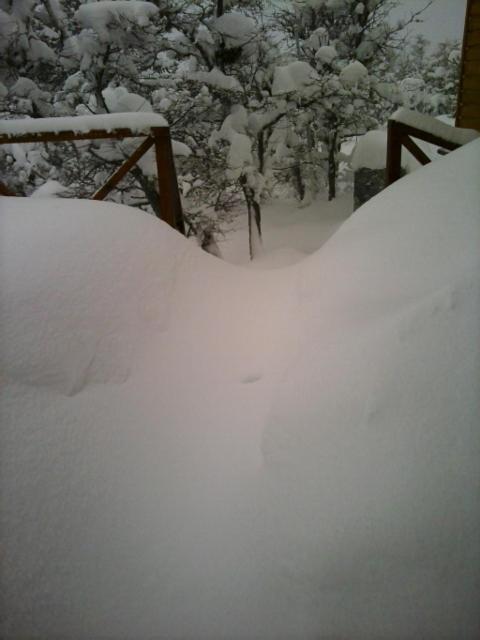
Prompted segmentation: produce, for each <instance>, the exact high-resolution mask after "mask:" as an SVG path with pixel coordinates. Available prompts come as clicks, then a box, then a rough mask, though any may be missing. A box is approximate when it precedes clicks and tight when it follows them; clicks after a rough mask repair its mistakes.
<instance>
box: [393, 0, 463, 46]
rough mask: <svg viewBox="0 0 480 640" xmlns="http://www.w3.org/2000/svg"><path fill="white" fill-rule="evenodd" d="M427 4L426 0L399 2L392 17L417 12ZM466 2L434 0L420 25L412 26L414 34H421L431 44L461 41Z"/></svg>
mask: <svg viewBox="0 0 480 640" xmlns="http://www.w3.org/2000/svg"><path fill="white" fill-rule="evenodd" d="M426 4H427V1H426V0H401V1H400V3H399V8H398V9H396V10H395V12H394V13H392V16H394V17H399V16H402V14H408V13H409V12H411V11H417V10H418V9H421V8H422V7H424V6H425V5H426ZM466 6H467V0H434V2H433V3H432V6H431V7H429V8H428V9H427V10H426V11H425V13H424V14H423V16H422V20H423V22H422V24H416V25H413V26H412V27H411V28H412V30H413V31H414V33H422V34H423V35H424V36H425V37H426V38H428V40H431V41H432V42H440V41H442V40H446V39H447V38H450V39H456V40H462V38H463V26H464V22H465V10H466Z"/></svg>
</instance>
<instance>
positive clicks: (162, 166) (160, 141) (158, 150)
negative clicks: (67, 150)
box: [0, 127, 185, 233]
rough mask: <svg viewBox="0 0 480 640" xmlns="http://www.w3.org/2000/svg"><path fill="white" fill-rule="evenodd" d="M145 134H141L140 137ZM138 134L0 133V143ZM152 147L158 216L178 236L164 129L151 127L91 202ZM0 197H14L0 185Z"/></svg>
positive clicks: (179, 216) (177, 204) (177, 205)
mask: <svg viewBox="0 0 480 640" xmlns="http://www.w3.org/2000/svg"><path fill="white" fill-rule="evenodd" d="M143 135H145V134H143ZM139 137H142V134H139V133H138V132H134V131H133V130H132V129H128V128H121V129H112V130H111V131H107V130H106V129H95V130H91V131H87V132H77V131H60V132H54V131H48V132H40V133H38V132H35V133H25V134H15V135H8V134H0V144H13V143H17V144H22V143H28V142H68V141H77V140H99V139H119V140H122V139H124V138H139ZM152 147H155V159H156V165H157V177H158V190H159V193H158V205H159V206H158V209H159V213H160V215H159V217H160V218H161V219H162V220H164V221H165V222H167V223H168V224H169V225H170V226H172V227H173V228H175V229H177V230H178V231H180V232H181V233H185V227H184V221H183V213H182V205H181V200H180V194H179V191H178V183H177V176H176V172H175V164H174V162H173V152H172V143H171V139H170V130H169V128H168V127H151V128H150V133H149V135H148V136H147V137H146V138H145V140H143V142H142V143H141V144H140V145H139V146H138V147H137V149H135V151H134V152H133V153H132V154H131V155H130V156H129V157H128V158H127V159H126V160H125V162H124V163H123V164H122V165H121V166H120V167H119V168H118V169H117V170H116V171H115V172H114V173H113V174H112V175H111V176H110V178H109V179H108V180H107V181H106V182H105V184H104V185H103V186H102V187H101V188H100V189H98V190H97V191H96V192H95V193H94V194H93V195H92V199H93V200H103V199H104V198H105V197H106V196H107V195H108V194H109V193H110V191H111V190H112V189H113V188H114V187H115V186H116V185H117V184H118V183H119V182H120V180H121V179H122V178H123V177H124V176H125V175H126V174H127V173H128V172H129V171H130V170H131V169H132V168H133V167H134V166H135V165H136V164H137V162H138V161H139V160H140V158H141V157H142V156H143V155H144V154H145V153H146V152H147V151H148V150H149V149H151V148H152ZM0 195H4V196H15V195H16V194H15V193H13V191H11V190H10V189H9V188H8V187H7V186H6V185H5V184H3V183H2V182H0Z"/></svg>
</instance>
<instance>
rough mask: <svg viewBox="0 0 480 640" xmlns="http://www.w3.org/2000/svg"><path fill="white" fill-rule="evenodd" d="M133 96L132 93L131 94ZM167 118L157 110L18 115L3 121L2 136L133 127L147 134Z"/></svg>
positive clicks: (165, 123) (1, 126) (162, 125)
mask: <svg viewBox="0 0 480 640" xmlns="http://www.w3.org/2000/svg"><path fill="white" fill-rule="evenodd" d="M130 95H133V94H130ZM167 126H168V123H167V121H166V120H165V118H164V117H163V116H161V115H159V114H157V113H146V112H141V113H138V112H137V113H102V114H98V115H91V116H90V115H89V116H65V117H60V118H17V119H15V120H0V135H7V136H19V135H22V134H25V135H27V134H37V133H45V132H47V131H48V132H54V133H61V132H63V131H75V132H76V133H88V132H89V131H99V130H103V129H105V130H106V131H113V130H114V129H123V128H125V129H131V130H132V131H133V132H134V133H148V132H149V130H150V129H151V127H167Z"/></svg>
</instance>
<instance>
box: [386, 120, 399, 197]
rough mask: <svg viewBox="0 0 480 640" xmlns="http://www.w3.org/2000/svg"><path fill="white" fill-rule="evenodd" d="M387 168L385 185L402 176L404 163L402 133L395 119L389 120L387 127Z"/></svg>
mask: <svg viewBox="0 0 480 640" xmlns="http://www.w3.org/2000/svg"><path fill="white" fill-rule="evenodd" d="M387 131H388V133H387V169H386V183H385V186H387V187H388V186H389V185H391V184H392V183H393V182H395V181H396V180H398V179H399V178H400V174H401V165H402V134H401V132H400V131H399V127H398V124H397V123H396V122H395V120H389V121H388V129H387Z"/></svg>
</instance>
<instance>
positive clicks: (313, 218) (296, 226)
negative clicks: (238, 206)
mask: <svg viewBox="0 0 480 640" xmlns="http://www.w3.org/2000/svg"><path fill="white" fill-rule="evenodd" d="M352 211H353V197H352V193H351V192H350V193H345V194H343V195H341V196H339V197H338V198H335V200H332V202H328V201H327V200H325V199H320V198H318V199H317V200H315V201H314V202H313V203H312V204H310V205H308V206H307V207H299V205H298V202H297V201H295V200H273V201H272V202H270V203H268V204H266V205H263V206H262V227H263V247H262V249H263V250H262V251H261V252H260V254H259V255H258V256H256V258H255V259H254V260H253V261H250V254H249V251H248V227H247V220H246V215H243V216H241V217H239V218H238V219H237V220H236V223H235V228H234V229H233V230H232V229H229V231H228V233H227V234H226V235H225V237H224V238H223V239H220V241H219V248H220V252H221V255H222V258H223V259H224V260H226V261H227V262H230V263H232V264H238V265H240V264H241V265H244V266H248V267H249V268H253V269H275V268H279V267H285V266H289V265H291V264H295V263H296V262H299V261H300V260H302V259H303V258H305V257H306V256H307V255H309V254H311V253H313V252H315V251H316V250H317V249H319V248H320V247H321V246H322V245H323V244H325V242H326V241H327V240H328V238H330V236H332V235H333V233H334V232H335V231H336V230H337V229H338V227H339V226H340V225H341V224H342V223H343V222H345V220H346V219H347V218H348V217H349V216H350V215H351V214H352Z"/></svg>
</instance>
